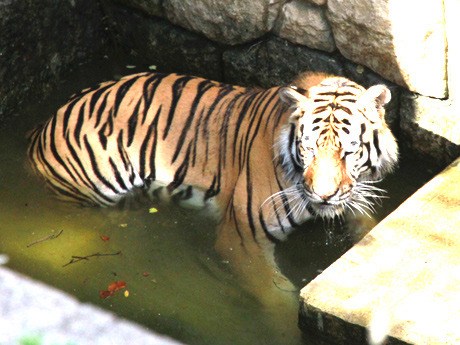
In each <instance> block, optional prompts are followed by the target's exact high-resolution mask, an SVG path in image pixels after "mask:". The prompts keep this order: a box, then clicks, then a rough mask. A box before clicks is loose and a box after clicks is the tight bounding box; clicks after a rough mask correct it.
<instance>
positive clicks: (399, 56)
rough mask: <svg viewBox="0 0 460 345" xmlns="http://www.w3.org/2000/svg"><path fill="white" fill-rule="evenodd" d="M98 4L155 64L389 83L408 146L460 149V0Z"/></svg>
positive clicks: (241, 80)
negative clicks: (459, 16)
mask: <svg viewBox="0 0 460 345" xmlns="http://www.w3.org/2000/svg"><path fill="white" fill-rule="evenodd" d="M102 3H103V7H104V10H105V12H106V15H107V16H108V18H109V23H110V32H111V34H112V35H113V38H114V41H115V42H116V43H117V44H119V45H120V46H121V47H123V48H124V49H125V50H127V51H129V52H131V53H133V55H136V56H137V57H138V58H139V59H141V60H143V61H145V63H148V64H155V65H157V67H158V69H159V70H163V71H170V72H172V71H176V72H182V73H192V74H198V75H201V76H205V77H208V78H212V79H218V80H223V81H226V82H230V83H238V84H245V85H259V86H264V87H267V86H271V85H274V84H279V83H287V82H289V80H291V79H292V78H293V77H294V76H295V75H296V74H297V73H299V72H301V71H304V70H320V71H326V72H331V73H335V74H339V75H345V76H347V77H349V78H352V79H354V80H356V81H358V82H360V83H362V84H364V85H365V86H369V85H371V84H375V83H385V84H387V85H388V86H390V87H391V90H392V94H393V100H392V102H391V104H390V111H389V116H388V117H389V119H388V120H389V122H390V123H391V125H392V126H393V127H394V129H395V130H396V131H397V132H398V133H399V139H400V144H401V146H402V148H403V150H404V149H410V150H411V151H410V154H411V155H412V154H415V155H417V156H418V157H419V158H428V160H429V161H430V162H431V163H433V162H435V163H436V164H437V165H438V166H444V165H446V164H447V163H449V162H450V161H452V160H453V159H454V158H455V157H457V156H458V155H459V154H460V128H459V126H460V124H459V123H460V121H459V118H460V117H459V115H458V111H457V110H456V109H460V107H457V103H458V101H457V100H460V73H454V72H453V71H457V70H460V68H458V69H457V68H456V67H455V66H456V65H460V56H459V55H460V53H455V52H454V50H455V49H453V47H454V46H456V45H459V44H458V43H456V42H455V40H454V39H453V38H454V37H455V32H456V30H457V31H458V29H457V28H456V22H457V20H456V18H455V15H454V14H453V13H460V12H459V8H458V7H459V5H458V1H456V0H445V1H440V0H439V1H422V2H420V1H417V0H405V1H399V0H347V1H344V0H251V1H246V0H234V1H231V2H228V1H221V0H103V2H102ZM455 11H457V12H455ZM448 45H449V49H447V47H448ZM457 50H459V49H457ZM457 61H458V62H457ZM448 62H449V63H448Z"/></svg>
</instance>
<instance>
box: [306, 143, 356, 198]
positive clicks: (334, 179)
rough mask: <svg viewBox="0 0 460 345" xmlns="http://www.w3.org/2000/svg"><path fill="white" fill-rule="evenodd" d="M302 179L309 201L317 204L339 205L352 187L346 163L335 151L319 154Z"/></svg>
mask: <svg viewBox="0 0 460 345" xmlns="http://www.w3.org/2000/svg"><path fill="white" fill-rule="evenodd" d="M304 178H305V185H306V188H307V189H308V190H309V191H310V193H311V198H312V200H311V201H312V202H314V203H318V204H324V205H325V204H330V205H335V204H338V203H341V202H342V201H345V200H344V199H346V195H347V194H349V192H350V190H351V187H352V181H351V179H350V177H349V176H348V174H347V169H346V163H345V161H344V160H342V159H340V155H339V153H338V152H336V151H332V152H330V151H326V152H319V153H318V154H317V155H316V156H315V158H314V159H313V161H312V163H311V164H310V165H309V166H308V168H307V169H306V170H305V172H304Z"/></svg>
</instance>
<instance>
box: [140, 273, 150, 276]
mask: <svg viewBox="0 0 460 345" xmlns="http://www.w3.org/2000/svg"><path fill="white" fill-rule="evenodd" d="M149 275H150V273H149V272H143V273H142V276H143V277H148V276H149Z"/></svg>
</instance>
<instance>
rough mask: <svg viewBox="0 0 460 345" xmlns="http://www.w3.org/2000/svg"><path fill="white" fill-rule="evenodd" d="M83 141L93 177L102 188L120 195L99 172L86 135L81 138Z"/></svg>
mask: <svg viewBox="0 0 460 345" xmlns="http://www.w3.org/2000/svg"><path fill="white" fill-rule="evenodd" d="M83 141H84V143H85V148H86V152H87V153H88V156H89V160H90V163H91V168H92V171H93V173H94V175H95V176H96V177H97V178H98V179H99V181H100V182H101V183H102V184H103V185H104V186H106V187H107V188H109V189H110V190H111V191H113V192H114V193H117V194H118V193H120V191H119V190H118V189H117V188H116V187H115V186H114V185H113V184H111V183H110V182H109V181H108V180H107V179H106V178H105V177H104V176H103V175H102V173H101V171H100V170H99V164H98V162H97V160H96V155H95V154H94V150H93V148H92V147H91V145H90V144H89V141H88V137H87V136H86V135H84V136H83Z"/></svg>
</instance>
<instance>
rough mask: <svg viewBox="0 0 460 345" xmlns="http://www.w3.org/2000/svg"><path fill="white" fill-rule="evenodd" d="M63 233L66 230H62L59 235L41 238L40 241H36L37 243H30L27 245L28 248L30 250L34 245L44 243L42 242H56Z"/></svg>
mask: <svg viewBox="0 0 460 345" xmlns="http://www.w3.org/2000/svg"><path fill="white" fill-rule="evenodd" d="M63 232H64V230H61V231H59V232H58V233H57V234H51V235H49V236H46V237H43V238H40V239H39V240H36V241H34V242H32V243H29V244H28V245H27V248H30V247H32V246H33V245H36V244H39V243H42V242H45V241H49V240H54V239H55V238H58V237H59V236H60V235H61V234H62V233H63Z"/></svg>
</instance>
